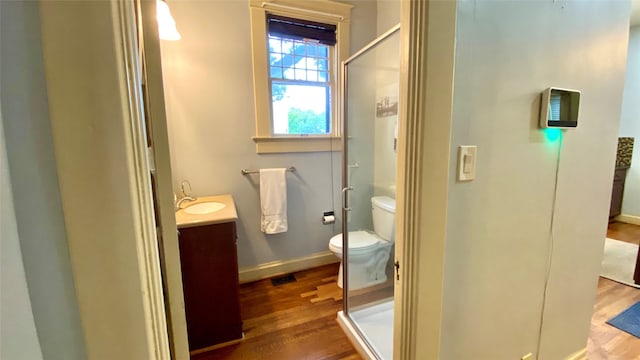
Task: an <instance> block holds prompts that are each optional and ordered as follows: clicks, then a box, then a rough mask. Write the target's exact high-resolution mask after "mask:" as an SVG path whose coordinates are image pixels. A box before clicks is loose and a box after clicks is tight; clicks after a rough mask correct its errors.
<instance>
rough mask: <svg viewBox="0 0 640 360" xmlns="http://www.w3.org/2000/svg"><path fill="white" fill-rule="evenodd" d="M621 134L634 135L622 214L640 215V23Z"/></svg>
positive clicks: (633, 38)
mask: <svg viewBox="0 0 640 360" xmlns="http://www.w3.org/2000/svg"><path fill="white" fill-rule="evenodd" d="M620 136H621V137H634V138H635V144H634V147H633V158H632V162H631V168H630V169H629V170H628V172H627V181H626V183H625V188H624V198H623V201H622V214H625V215H632V216H640V26H635V27H632V28H631V29H630V31H629V50H628V51H627V72H626V77H625V82H624V96H623V97H622V113H621V114H620Z"/></svg>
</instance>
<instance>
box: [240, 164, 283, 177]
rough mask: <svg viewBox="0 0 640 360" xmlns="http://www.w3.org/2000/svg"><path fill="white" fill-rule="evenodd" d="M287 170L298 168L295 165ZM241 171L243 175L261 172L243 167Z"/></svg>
mask: <svg viewBox="0 0 640 360" xmlns="http://www.w3.org/2000/svg"><path fill="white" fill-rule="evenodd" d="M287 171H291V172H295V171H296V168H295V167H293V166H290V167H289V168H288V169H287ZM240 172H241V173H242V175H248V174H259V173H260V170H247V169H242V170H240Z"/></svg>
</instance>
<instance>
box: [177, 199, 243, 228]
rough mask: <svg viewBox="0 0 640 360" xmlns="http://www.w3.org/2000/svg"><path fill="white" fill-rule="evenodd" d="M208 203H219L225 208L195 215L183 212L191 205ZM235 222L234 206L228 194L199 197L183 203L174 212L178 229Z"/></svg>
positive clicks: (236, 214) (236, 218)
mask: <svg viewBox="0 0 640 360" xmlns="http://www.w3.org/2000/svg"><path fill="white" fill-rule="evenodd" d="M210 201H215V202H221V203H223V204H225V207H224V208H222V209H220V210H218V211H214V212H212V213H207V214H197V215H196V214H188V213H186V212H185V211H184V209H185V208H188V207H189V206H191V205H195V204H199V203H204V202H210ZM236 220H238V213H237V212H236V205H235V203H234V202H233V197H232V196H231V195H229V194H225V195H216V196H203V197H199V198H197V200H196V201H190V202H188V203H185V204H184V205H183V206H182V207H181V209H180V210H178V211H176V225H178V229H183V228H188V227H194V226H202V225H211V224H221V223H226V222H231V221H236Z"/></svg>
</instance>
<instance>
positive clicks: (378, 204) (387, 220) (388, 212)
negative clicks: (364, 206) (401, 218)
mask: <svg viewBox="0 0 640 360" xmlns="http://www.w3.org/2000/svg"><path fill="white" fill-rule="evenodd" d="M371 214H372V216H373V230H374V231H375V232H376V234H377V235H378V236H379V237H380V238H382V239H384V240H387V241H391V242H393V241H394V240H395V236H394V235H395V219H396V201H395V200H394V199H392V198H390V197H388V196H374V197H372V198H371Z"/></svg>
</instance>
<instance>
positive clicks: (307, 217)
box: [162, 0, 376, 268]
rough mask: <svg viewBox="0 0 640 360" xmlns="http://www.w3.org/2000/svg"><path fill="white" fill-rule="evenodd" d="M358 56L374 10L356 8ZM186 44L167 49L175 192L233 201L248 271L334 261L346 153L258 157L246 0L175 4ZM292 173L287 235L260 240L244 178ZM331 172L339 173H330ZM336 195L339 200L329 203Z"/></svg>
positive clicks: (252, 186) (252, 192) (254, 190)
mask: <svg viewBox="0 0 640 360" xmlns="http://www.w3.org/2000/svg"><path fill="white" fill-rule="evenodd" d="M352 4H354V5H355V7H354V8H353V10H352V19H351V24H352V30H351V41H350V44H351V49H352V51H355V50H357V49H359V48H361V47H362V46H364V45H365V44H367V43H368V42H370V41H371V40H373V39H374V38H375V35H376V22H375V21H371V19H375V17H376V7H375V2H371V1H355V2H352ZM169 5H170V7H171V12H172V14H173V16H174V19H175V20H176V22H177V26H178V29H179V31H180V32H181V34H182V40H180V41H177V42H163V43H162V62H163V73H164V84H165V86H164V88H165V100H166V104H167V122H168V127H169V136H170V138H169V141H170V146H171V165H172V169H173V176H174V183H175V184H176V186H175V188H176V189H178V185H177V184H179V182H180V181H181V180H182V179H188V180H189V181H190V182H191V184H192V187H193V191H194V194H195V195H196V196H204V195H214V194H224V193H229V194H232V195H233V197H234V199H235V202H236V207H237V210H238V217H239V219H238V224H237V225H238V261H239V266H240V267H241V268H246V267H251V266H256V265H259V264H263V263H266V262H270V261H274V260H284V259H291V258H295V257H301V256H307V255H310V254H313V253H317V252H322V251H327V250H328V242H329V238H330V237H331V236H332V235H334V234H336V233H339V232H340V231H341V224H340V222H339V221H338V222H336V224H335V225H333V226H331V225H322V223H321V221H320V219H321V215H322V212H323V211H329V210H335V211H336V212H337V213H338V214H339V212H340V196H339V189H340V187H341V183H340V182H341V180H340V179H341V178H340V168H341V165H340V161H341V160H340V155H341V154H340V153H339V152H335V153H333V155H332V154H330V153H328V152H324V153H300V154H270V155H258V154H256V153H255V143H254V142H253V140H252V139H251V138H252V136H255V120H254V109H253V83H252V66H251V45H250V44H251V42H250V27H249V6H248V3H247V2H246V1H243V0H226V1H216V2H213V1H210V2H202V1H176V2H170V3H169ZM288 166H295V167H296V168H297V169H298V171H297V172H296V173H294V174H288V175H287V182H288V185H287V191H288V216H289V231H288V232H287V233H284V234H277V235H269V236H265V235H264V234H263V233H261V232H260V225H259V219H260V216H259V215H260V207H259V204H260V202H259V190H258V188H259V179H258V177H257V176H256V175H249V176H242V175H241V174H240V169H242V168H247V169H259V168H268V167H288ZM332 170H333V171H332ZM332 195H333V196H332Z"/></svg>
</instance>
